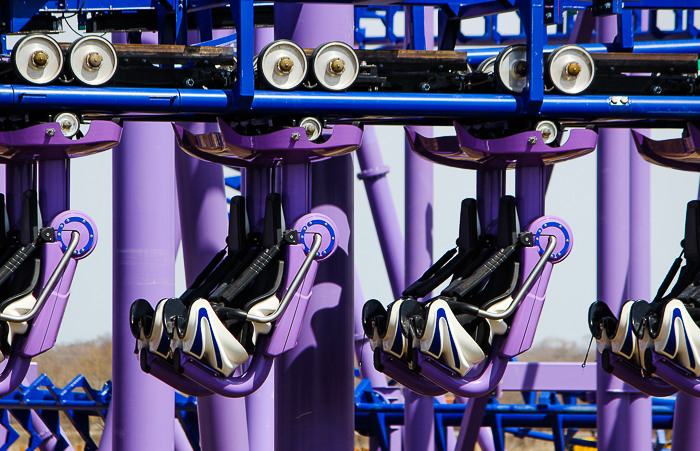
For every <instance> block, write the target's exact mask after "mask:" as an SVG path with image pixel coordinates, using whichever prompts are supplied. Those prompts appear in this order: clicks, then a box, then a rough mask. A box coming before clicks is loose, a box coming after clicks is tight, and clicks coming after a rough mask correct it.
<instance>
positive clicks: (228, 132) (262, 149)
mask: <svg viewBox="0 0 700 451" xmlns="http://www.w3.org/2000/svg"><path fill="white" fill-rule="evenodd" d="M218 122H219V129H220V133H205V134H201V135H195V134H192V133H189V132H187V131H186V130H183V129H182V128H181V127H179V126H177V125H173V128H174V129H175V135H176V137H177V140H178V144H179V145H180V147H181V148H182V150H184V151H185V152H187V153H188V154H190V155H192V156H193V157H196V158H199V159H202V160H206V161H212V162H214V163H219V164H224V165H228V166H238V167H265V168H269V167H272V166H274V165H275V164H277V163H279V162H282V163H286V164H294V163H304V162H307V161H321V160H325V159H327V158H330V157H337V156H340V155H345V154H348V153H350V152H354V151H355V150H356V149H357V148H358V147H359V146H360V143H361V142H362V130H361V129H360V128H358V127H355V126H354V125H336V126H335V127H333V133H332V134H331V135H330V137H329V138H328V140H327V141H325V142H323V143H320V144H317V143H312V142H311V141H309V140H308V138H307V137H306V130H305V129H304V128H303V127H292V128H288V129H284V130H278V131H276V132H272V133H268V134H266V135H260V136H243V135H239V134H238V133H236V132H235V131H233V130H232V129H231V127H229V126H228V124H226V123H225V122H224V121H223V120H221V119H218Z"/></svg>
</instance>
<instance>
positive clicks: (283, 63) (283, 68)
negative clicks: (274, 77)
mask: <svg viewBox="0 0 700 451" xmlns="http://www.w3.org/2000/svg"><path fill="white" fill-rule="evenodd" d="M293 67H294V62H293V61H292V60H291V59H290V58H289V57H287V56H283V57H282V58H280V59H279V61H278V62H277V70H279V71H280V73H282V74H285V75H286V74H288V73H290V72H291V71H292V68H293Z"/></svg>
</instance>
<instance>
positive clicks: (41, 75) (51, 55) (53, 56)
mask: <svg viewBox="0 0 700 451" xmlns="http://www.w3.org/2000/svg"><path fill="white" fill-rule="evenodd" d="M11 61H12V69H13V70H14V72H15V74H17V76H18V77H19V78H20V79H21V80H22V81H25V82H27V83H31V84H33V85H46V84H49V83H51V82H53V81H54V80H56V79H57V78H58V77H59V75H61V71H62V70H63V53H62V52H61V47H60V46H59V45H58V42H56V41H55V40H54V39H53V38H50V37H49V36H46V35H43V34H30V35H28V36H25V37H23V38H22V39H20V40H19V41H17V44H15V47H14V49H12V58H11Z"/></svg>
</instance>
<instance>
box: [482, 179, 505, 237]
mask: <svg viewBox="0 0 700 451" xmlns="http://www.w3.org/2000/svg"><path fill="white" fill-rule="evenodd" d="M504 183H505V176H504V173H503V171H501V170H495V169H479V170H477V171H476V198H477V206H478V210H479V224H480V225H481V231H482V233H484V232H485V231H486V229H487V228H488V227H489V225H491V223H492V222H493V221H495V220H496V219H498V203H499V201H500V200H501V196H503V193H504V192H505V187H504Z"/></svg>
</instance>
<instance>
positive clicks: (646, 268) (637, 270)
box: [624, 134, 700, 449]
mask: <svg viewBox="0 0 700 451" xmlns="http://www.w3.org/2000/svg"><path fill="white" fill-rule="evenodd" d="M628 140H629V141H628V142H629V144H628V145H629V152H630V238H629V242H630V244H629V247H630V251H629V252H630V254H629V255H630V263H629V274H628V277H627V289H626V293H625V296H624V299H647V300H649V301H651V285H650V282H649V279H650V277H651V247H650V245H649V243H651V166H650V165H649V163H647V162H646V161H644V159H643V158H642V157H641V156H640V155H639V153H638V152H637V150H636V146H635V144H634V142H633V141H632V136H631V134H629V135H628ZM629 403H630V407H629V416H630V417H629V422H630V425H633V427H634V433H633V434H632V436H631V437H630V445H629V446H630V449H644V448H647V447H648V446H649V443H651V439H652V435H653V431H652V425H651V396H649V395H646V394H644V393H630V394H629ZM675 418H678V417H675ZM674 425H675V421H674ZM699 437H700V436H699Z"/></svg>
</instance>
